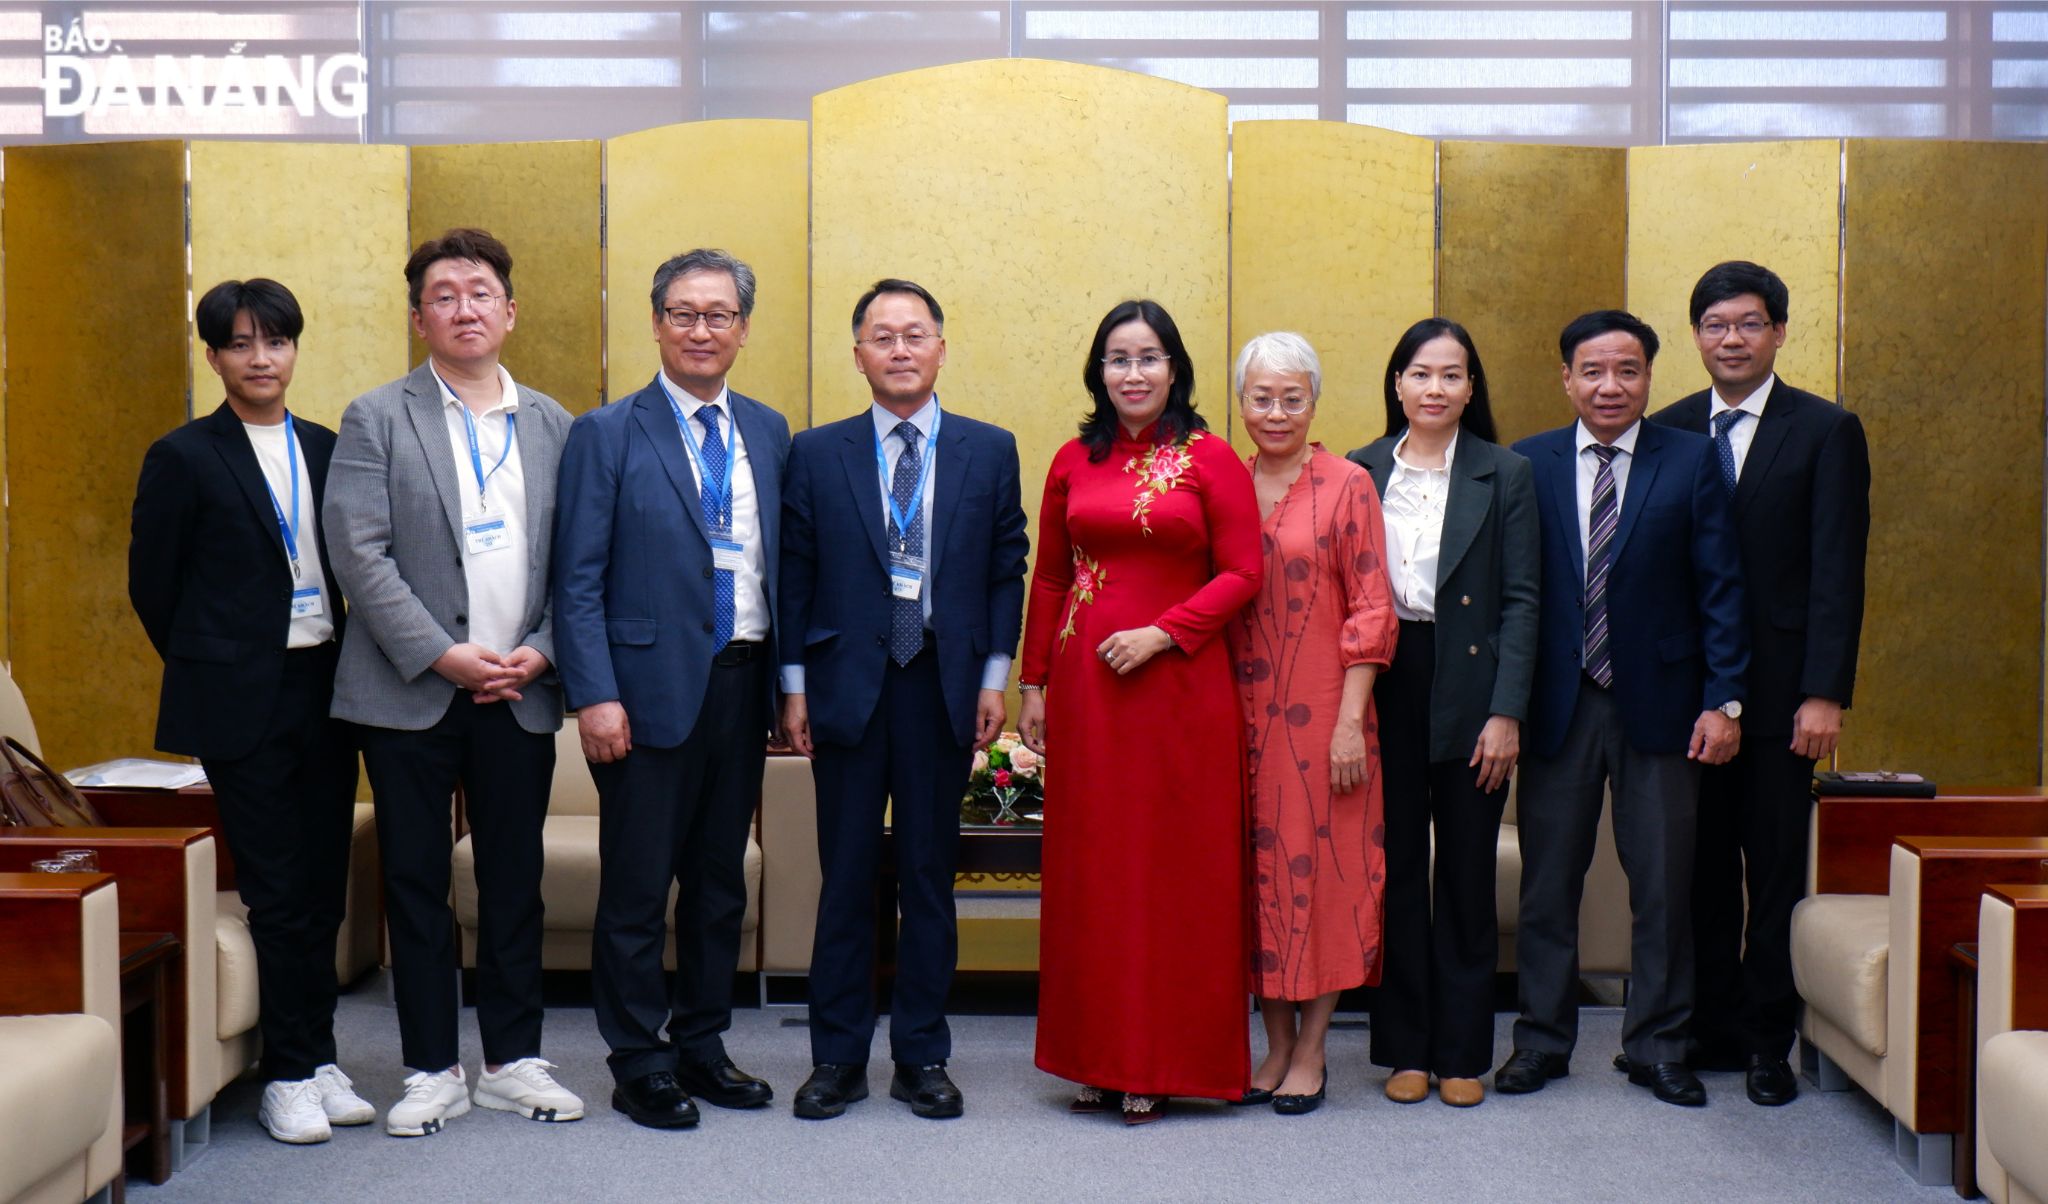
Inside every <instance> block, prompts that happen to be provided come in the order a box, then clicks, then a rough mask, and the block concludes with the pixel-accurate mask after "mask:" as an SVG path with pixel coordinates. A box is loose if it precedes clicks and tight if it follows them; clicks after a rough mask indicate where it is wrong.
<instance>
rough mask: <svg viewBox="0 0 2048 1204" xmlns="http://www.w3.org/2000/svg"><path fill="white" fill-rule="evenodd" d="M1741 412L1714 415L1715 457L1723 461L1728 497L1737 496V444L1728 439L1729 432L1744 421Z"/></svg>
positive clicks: (1723, 480)
mask: <svg viewBox="0 0 2048 1204" xmlns="http://www.w3.org/2000/svg"><path fill="white" fill-rule="evenodd" d="M1742 415H1743V412H1742V411H1741V410H1723V411H1722V412H1721V413H1719V414H1716V415H1714V455H1715V457H1716V458H1717V459H1719V460H1720V461H1721V484H1723V485H1725V486H1727V487H1728V496H1729V497H1734V496H1735V444H1734V442H1733V441H1732V440H1730V439H1729V438H1728V432H1729V431H1731V430H1733V429H1734V428H1735V424H1736V423H1738V422H1741V421H1742Z"/></svg>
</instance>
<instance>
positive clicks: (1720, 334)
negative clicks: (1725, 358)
mask: <svg viewBox="0 0 2048 1204" xmlns="http://www.w3.org/2000/svg"><path fill="white" fill-rule="evenodd" d="M1770 328H1771V324H1770V323H1769V322H1766V321H1764V320H1763V319H1761V318H1744V319H1743V320H1742V321H1740V322H1723V321H1721V320H1720V319H1719V318H1712V319H1709V320H1707V321H1705V322H1702V323H1700V327H1699V329H1700V335H1701V336H1702V337H1704V338H1709V339H1725V338H1727V337H1728V332H1729V331H1731V330H1733V331H1738V332H1740V333H1741V335H1742V337H1743V338H1745V339H1754V338H1757V337H1759V336H1760V335H1762V334H1763V332H1764V331H1766V330H1769V329H1770Z"/></svg>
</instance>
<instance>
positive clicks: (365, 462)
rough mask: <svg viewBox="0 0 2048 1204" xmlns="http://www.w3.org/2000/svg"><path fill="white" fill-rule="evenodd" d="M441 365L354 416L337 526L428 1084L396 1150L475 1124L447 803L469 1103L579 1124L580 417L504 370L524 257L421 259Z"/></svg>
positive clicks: (383, 847) (354, 717) (394, 1112)
mask: <svg viewBox="0 0 2048 1204" xmlns="http://www.w3.org/2000/svg"><path fill="white" fill-rule="evenodd" d="M405 279H406V285H407V288H408V289H409V290H410V295H411V301H412V324H413V330H414V332H415V333H417V334H418V335H419V336H420V338H421V339H423V340H424V341H425V342H426V345H427V352H428V359H427V362H426V363H424V364H421V365H420V366H419V367H417V368H415V369H413V371H412V373H411V374H410V375H408V376H406V377H405V378H404V379H403V380H397V381H393V382H392V383H390V384H388V385H384V386H382V387H380V388H377V389H373V390H371V391H370V392H368V393H366V394H364V395H363V396H361V397H358V398H357V399H356V400H354V401H353V402H350V403H349V407H348V409H347V411H346V412H345V413H343V415H342V418H341V433H340V436H339V438H338V440H337V442H336V444H335V449H334V459H333V463H332V466H331V468H330V469H329V472H328V478H327V501H326V504H325V507H324V509H323V511H322V521H323V523H324V525H325V528H326V531H327V534H328V545H329V555H330V558H331V560H332V562H333V567H334V575H335V577H336V579H337V580H338V581H339V582H340V584H341V587H342V590H343V591H344V593H345V594H346V595H347V597H348V600H349V608H350V611H351V612H352V613H351V615H350V618H351V620H352V621H351V623H350V624H349V627H348V632H347V634H346V636H344V638H343V642H342V649H341V663H340V666H339V668H338V669H337V670H336V672H335V680H334V716H335V718H337V719H344V720H347V721H349V722H351V723H354V724H356V725H358V727H359V729H360V732H361V739H362V747H363V759H364V763H365V766H366V767H367V768H368V770H369V774H370V786H371V789H372V790H373V791H374V792H375V795H376V802H377V841H378V847H379V850H380V851H381V853H382V855H383V862H384V899H385V907H386V912H387V918H388V920H389V924H390V933H391V967H392V975H393V978H394V980H395V984H396V995H397V1002H398V1025H399V1032H400V1035H401V1038H402V1040H403V1045H404V1059H405V1064H406V1065H407V1066H408V1067H409V1068H411V1069H412V1070H413V1071H414V1073H413V1074H412V1075H410V1076H409V1077H408V1078H407V1079H406V1080H405V1094H404V1098H403V1099H401V1100H400V1101H399V1102H398V1103H397V1104H395V1105H393V1106H392V1108H391V1111H390V1112H389V1113H388V1114H387V1115H386V1117H385V1122H384V1127H385V1131H386V1132H389V1133H391V1134H392V1135H394V1136H399V1137H418V1136H424V1135H426V1134H430V1133H436V1132H439V1131H440V1129H441V1127H442V1125H443V1124H445V1123H446V1122H447V1121H449V1120H451V1119H453V1118H454V1117H457V1116H460V1115H462V1114H463V1113H465V1112H467V1111H469V1108H470V1104H471V1102H472V1101H471V1097H470V1092H469V1084H468V1081H467V1079H466V1078H465V1076H464V1074H463V1070H462V1061H461V1051H460V1048H459V1046H458V1043H457V1038H456V1016H457V1012H458V1010H459V1008H460V1006H461V1001H460V999H459V998H458V997H457V992H456V984H457V973H458V969H459V968H458V966H457V963H456V955H455V943H454V935H453V934H454V927H455V924H454V917H453V916H452V915H451V914H450V910H449V906H448V878H449V857H450V853H451V843H452V842H451V830H450V829H451V825H450V823H449V798H450V796H451V795H452V794H453V793H454V790H455V787H456V786H457V784H460V785H461V786H462V787H463V790H464V794H465V797H466V799H467V803H468V817H469V825H470V834H471V839H472V840H473V842H474V844H475V848H476V877H477V890H478V896H479V897H478V902H477V910H478V916H479V922H478V934H477V944H478V947H477V953H476V967H477V970H476V975H477V1009H476V1010H477V1026H478V1028H479V1029H481V1030H482V1036H483V1047H484V1048H483V1055H484V1057H483V1062H484V1072H483V1074H482V1076H481V1077H480V1078H479V1080H478V1081H477V1083H476V1092H475V1100H474V1102H475V1103H476V1104H477V1105H479V1106H482V1107H486V1108H497V1109H500V1110H503V1111H508V1112H517V1113H520V1114H521V1115H524V1116H527V1117H529V1118H531V1119H534V1120H552V1121H566V1120H575V1119H577V1118H578V1117H581V1116H582V1115H583V1101H582V1100H580V1099H578V1098H577V1097H576V1096H575V1095H574V1094H573V1093H571V1092H569V1091H568V1090H567V1089H565V1088H563V1087H562V1086H561V1085H560V1084H558V1083H556V1082H555V1081H554V1079H553V1077H552V1076H551V1075H550V1074H549V1073H548V1072H549V1070H551V1069H552V1067H551V1065H550V1064H549V1063H547V1062H545V1061H543V1060H541V1058H540V1056H539V1055H540V1030H541V993H540V945H541V901H540V876H541V867H542V855H541V823H542V821H543V820H544V819H545V818H546V816H547V806H548V785H549V782H550V780H551V778H552V776H553V772H554V763H555V742H554V733H555V732H556V731H557V730H559V729H560V728H561V725H562V698H561V691H560V688H559V686H558V685H557V684H556V683H555V681H554V678H553V667H552V662H553V660H554V641H553V635H552V631H551V622H550V617H549V615H550V611H549V605H548V587H547V580H548V561H549V553H550V536H551V532H552V529H553V525H554V509H555V473H556V468H557V464H558V462H559V460H560V459H561V454H562V441H563V439H564V438H566V437H567V434H568V430H569V415H568V412H567V411H565V410H563V409H562V407H561V406H560V405H558V404H556V403H555V401H554V400H553V399H552V398H549V397H547V396H544V395H543V394H540V393H536V392H534V391H533V390H532V389H528V388H525V387H523V386H520V385H517V384H515V383H514V382H513V380H512V376H511V374H510V373H509V372H507V371H506V370H505V368H504V366H503V365H502V364H500V363H499V362H498V355H499V352H500V350H501V349H502V348H503V347H504V344H505V336H506V335H507V334H509V333H510V332H511V330H512V325H513V321H514V319H515V318H516V317H517V316H518V306H517V304H516V303H515V302H514V301H513V299H512V257H511V254H510V253H509V252H507V251H506V249H505V245H504V244H503V243H501V242H499V241H498V240H497V239H495V238H493V237H491V236H490V235H489V234H487V233H485V232H484V231H482V230H469V229H456V230H450V231H448V232H447V233H446V234H444V235H442V236H441V237H440V238H437V239H431V240H429V241H427V242H425V243H423V244H421V245H420V247H419V248H418V249H417V250H415V251H414V252H413V253H412V258H411V259H409V260H408V261H407V262H406V265H405Z"/></svg>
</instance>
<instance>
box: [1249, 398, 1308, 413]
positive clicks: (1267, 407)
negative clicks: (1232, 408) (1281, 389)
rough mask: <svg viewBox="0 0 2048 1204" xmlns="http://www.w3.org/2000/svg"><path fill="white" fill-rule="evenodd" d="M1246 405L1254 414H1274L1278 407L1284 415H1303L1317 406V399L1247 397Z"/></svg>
mask: <svg viewBox="0 0 2048 1204" xmlns="http://www.w3.org/2000/svg"><path fill="white" fill-rule="evenodd" d="M1244 404H1245V406H1246V408H1248V409H1250V410H1251V412H1252V413H1254V414H1270V413H1272V412H1273V409H1274V407H1276V406H1277V407H1279V410H1280V412H1281V413H1283V414H1289V415H1301V414H1306V413H1308V408H1309V407H1310V406H1311V405H1314V404H1315V399H1314V398H1309V397H1247V398H1245V399H1244Z"/></svg>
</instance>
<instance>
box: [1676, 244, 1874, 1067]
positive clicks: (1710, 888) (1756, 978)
mask: <svg viewBox="0 0 2048 1204" xmlns="http://www.w3.org/2000/svg"><path fill="white" fill-rule="evenodd" d="M1788 301H1789V292H1788V290H1787V289H1786V288H1785V282H1784V281H1783V280H1780V279H1779V278H1778V276H1777V274H1776V273H1775V272H1772V271H1771V270H1770V269H1769V268H1765V267H1760V266H1758V265H1757V264H1754V263H1745V262H1741V261H1735V262H1730V263H1723V264H1717V265H1715V266H1714V267H1713V268H1711V269H1709V270H1708V271H1707V274H1706V275H1704V276H1702V277H1700V281H1699V283H1698V284H1697V285H1695V286H1694V287H1693V290H1692V329H1693V341H1694V342H1695V343H1696V344H1697V345H1698V347H1699V351H1700V359H1701V360H1702V361H1704V362H1705V364H1706V366H1707V374H1708V375H1709V376H1711V377H1712V378H1713V381H1714V384H1713V387H1712V388H1709V389H1703V390H1701V391H1700V392H1698V393H1694V394H1693V395H1692V396H1690V397H1687V398H1684V399H1683V400H1681V401H1679V402H1677V403H1676V404H1674V405H1672V406H1670V407H1668V408H1666V409H1664V410H1661V411H1659V412H1658V413H1657V414H1656V415H1654V416H1653V417H1652V419H1651V420H1652V421H1653V422H1660V423H1664V424H1667V425H1669V426H1673V427H1677V428H1679V429H1681V430H1687V431H1694V432H1697V433H1699V434H1704V435H1707V436H1709V437H1710V438H1711V439H1712V440H1713V443H1714V454H1715V459H1716V462H1717V464H1718V465H1719V468H1720V472H1721V480H1722V485H1723V488H1724V490H1725V491H1726V492H1727V494H1728V496H1729V498H1730V500H1731V501H1732V503H1733V505H1734V509H1735V523H1736V534H1737V538H1738V540H1739V541H1740V543H1741V545H1742V569H1743V576H1744V578H1745V580H1746V581H1747V582H1748V585H1749V589H1748V599H1749V602H1748V607H1747V610H1746V612H1745V614H1744V616H1743V617H1744V620H1745V622H1746V624H1747V626H1748V629H1749V640H1750V670H1749V682H1748V697H1747V703H1746V705H1747V709H1746V710H1745V712H1744V714H1743V717H1742V726H1743V728H1744V730H1745V739H1744V740H1743V742H1742V751H1741V753H1740V754H1739V755H1737V756H1736V758H1735V759H1734V760H1733V761H1730V762H1729V763H1728V764H1726V765H1716V766H1709V767H1708V768H1707V770H1706V772H1705V774H1704V775H1703V776H1702V778H1701V782H1700V823H1699V838H1698V845H1697V860H1696V863H1695V867H1694V870H1693V940H1694V946H1695V948H1696V950H1697V954H1696V956H1697V959H1698V965H1699V999H1698V1002H1697V1003H1696V1005H1695V1007H1694V1010H1693V1023H1692V1034H1693V1038H1694V1041H1695V1042H1696V1049H1695V1050H1694V1053H1693V1060H1694V1061H1695V1063H1696V1064H1699V1065H1702V1066H1705V1067H1707V1068H1709V1069H1716V1070H1735V1069H1741V1070H1744V1071H1745V1072H1746V1073H1747V1076H1748V1083H1747V1086H1748V1092H1749V1098H1750V1099H1751V1100H1752V1101H1753V1102H1755V1103H1758V1104H1762V1105H1765V1106H1774V1105H1778V1104H1785V1103H1789V1102H1791V1100H1792V1099H1793V1098H1794V1097H1796V1096H1797V1095H1798V1094H1799V1088H1798V1085H1797V1081H1796V1080H1795V1079H1794V1078H1793V1075H1792V1069H1791V1067H1790V1066H1789V1065H1788V1064H1787V1063H1786V1054H1787V1053H1788V1052H1789V1051H1790V1050H1791V1048H1792V1038H1793V1034H1794V1028H1795V1026H1796V1025H1797V1023H1798V1019H1799V995H1798V992H1797V990H1796V989H1795V988H1794V986H1793V983H1792V953H1791V924H1792V908H1793V905H1794V904H1796V903H1798V902H1799V899H1800V896H1801V895H1802V894H1804V892H1805V883H1806V840H1807V835H1806V832H1807V819H1808V812H1809V810H1810V808H1811V806H1812V789H1811V787H1812V778H1813V764H1814V762H1815V761H1816V760H1818V759H1820V758H1824V757H1829V756H1832V755H1833V754H1834V751H1835V742H1836V740H1837V738H1838V737H1839V736H1840V734H1841V730H1842V711H1843V710H1844V709H1846V708H1847V707H1848V705H1849V701H1850V694H1851V693H1852V691H1853V689H1854V686H1855V682H1856V647H1857V642H1858V640H1859V638H1860V637H1861V635H1862V629H1863V561H1864V546H1865V543H1866V542H1867V540H1868V538H1869V534H1870V451H1869V447H1868V446H1867V445H1866V443H1865V441H1864V437H1863V424H1862V423H1860V422H1858V421H1857V420H1856V416H1855V415H1854V414H1851V413H1849V412H1848V411H1847V410H1845V409H1843V408H1842V407H1841V406H1838V405H1834V404H1833V403H1831V402H1829V401H1827V400H1825V399H1823V398H1820V397H1816V396H1814V395H1813V394H1811V393H1808V392H1806V391H1804V390H1802V389H1795V388H1793V387H1792V386H1791V385H1789V384H1786V383H1785V382H1784V381H1782V380H1780V379H1778V377H1777V375H1776V373H1775V371H1774V364H1775V361H1776V359H1777V355H1778V348H1780V347H1782V346H1784V343H1785V320H1786V315H1787V304H1788ZM1745 886H1746V887H1747V893H1748V910H1749V915H1748V924H1747V928H1746V930H1745V926H1744V921H1743V899H1744V888H1745Z"/></svg>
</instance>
